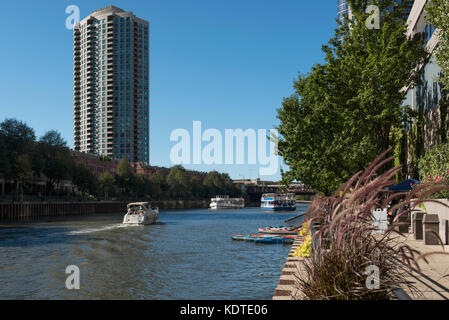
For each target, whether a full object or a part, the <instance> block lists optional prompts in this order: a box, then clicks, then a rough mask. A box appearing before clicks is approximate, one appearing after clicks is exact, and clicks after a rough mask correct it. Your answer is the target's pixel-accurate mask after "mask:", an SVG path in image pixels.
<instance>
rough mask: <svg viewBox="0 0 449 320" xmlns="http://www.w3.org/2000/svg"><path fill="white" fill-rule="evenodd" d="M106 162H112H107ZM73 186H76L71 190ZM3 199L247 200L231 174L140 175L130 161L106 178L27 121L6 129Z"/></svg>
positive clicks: (176, 170)
mask: <svg viewBox="0 0 449 320" xmlns="http://www.w3.org/2000/svg"><path fill="white" fill-rule="evenodd" d="M104 161H111V160H110V159H104ZM67 181H69V182H70V184H69V185H70V187H69V188H67V187H66V186H67ZM0 183H1V190H0V200H2V199H3V200H15V201H23V200H24V197H27V198H28V199H29V200H31V201H38V200H45V201H46V200H48V199H54V200H64V201H70V200H76V199H78V200H86V199H91V200H100V199H117V200H126V199H139V200H202V199H210V198H211V197H213V196H215V195H218V194H227V195H230V196H241V191H240V189H239V188H237V187H236V186H235V185H234V184H233V182H232V180H231V178H230V177H229V175H227V174H224V173H218V172H216V171H213V172H209V173H207V174H206V173H199V172H193V171H187V170H186V169H184V168H183V167H181V166H174V167H172V168H170V169H166V168H159V169H156V170H155V171H154V172H152V173H151V174H148V175H144V174H136V173H135V170H134V169H133V168H132V167H131V165H130V163H129V162H128V161H127V160H126V159H121V160H120V161H119V162H118V164H117V167H116V170H115V172H113V173H111V172H109V171H105V173H104V174H103V175H102V176H97V175H95V174H94V173H92V171H91V170H89V169H88V168H87V167H86V166H84V165H83V164H80V163H77V162H76V161H75V159H74V157H73V156H72V152H71V151H70V149H69V148H68V147H67V143H66V141H64V139H63V138H62V137H61V135H60V134H59V133H58V132H57V131H54V130H51V131H48V132H47V133H46V134H44V135H43V136H42V137H40V138H39V139H37V138H36V135H35V132H34V130H33V129H32V128H30V127H28V126H27V125H26V124H25V123H24V122H22V121H19V120H16V119H6V120H4V121H3V122H2V123H1V124H0Z"/></svg>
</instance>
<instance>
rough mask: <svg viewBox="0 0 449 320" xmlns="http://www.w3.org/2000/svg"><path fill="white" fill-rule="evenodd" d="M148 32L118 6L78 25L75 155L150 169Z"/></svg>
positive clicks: (142, 23)
mask: <svg viewBox="0 0 449 320" xmlns="http://www.w3.org/2000/svg"><path fill="white" fill-rule="evenodd" d="M149 32H150V30H149V23H148V22H147V21H145V20H143V19H140V18H137V17H136V16H135V15H134V14H133V13H132V12H126V11H124V10H122V9H119V8H117V7H114V6H108V7H106V8H103V9H100V10H97V11H95V12H93V13H92V14H90V15H89V16H87V17H86V18H85V19H83V20H82V21H80V22H79V23H78V24H76V25H75V28H74V33H73V47H74V68H73V71H74V149H75V151H79V152H83V153H93V154H97V155H102V156H108V157H111V158H116V159H121V158H126V159H128V161H130V162H142V163H146V164H148V163H149V158H150V149H149V148H150V146H149V108H150V106H149V94H150V92H149Z"/></svg>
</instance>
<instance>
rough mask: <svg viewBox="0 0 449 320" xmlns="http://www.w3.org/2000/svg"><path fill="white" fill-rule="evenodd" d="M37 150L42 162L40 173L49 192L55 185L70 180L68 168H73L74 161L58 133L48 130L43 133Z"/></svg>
mask: <svg viewBox="0 0 449 320" xmlns="http://www.w3.org/2000/svg"><path fill="white" fill-rule="evenodd" d="M38 150H39V156H40V159H41V160H42V172H43V173H44V175H45V176H46V177H47V179H48V183H47V185H48V189H49V190H50V192H51V190H53V187H54V185H55V184H57V183H59V182H60V181H62V180H69V179H71V178H72V177H71V174H70V168H72V167H73V162H74V161H73V158H72V156H71V154H70V150H69V149H68V148H67V143H66V141H65V140H64V139H63V138H62V137H61V135H60V133H59V132H57V131H55V130H50V131H48V132H47V133H45V134H44V135H43V136H42V137H41V138H40V139H39V146H38Z"/></svg>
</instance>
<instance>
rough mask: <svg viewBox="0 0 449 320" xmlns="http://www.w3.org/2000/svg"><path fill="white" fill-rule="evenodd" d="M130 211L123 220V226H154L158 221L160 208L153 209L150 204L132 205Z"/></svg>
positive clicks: (129, 207) (129, 206)
mask: <svg viewBox="0 0 449 320" xmlns="http://www.w3.org/2000/svg"><path fill="white" fill-rule="evenodd" d="M127 208H128V211H127V212H126V214H125V217H124V218H123V224H129V225H147V224H153V223H155V222H156V220H157V216H158V214H159V208H155V209H153V208H151V206H150V204H149V203H148V202H137V203H130V204H128V206H127Z"/></svg>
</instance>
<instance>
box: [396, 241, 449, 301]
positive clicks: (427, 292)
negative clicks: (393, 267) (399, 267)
mask: <svg viewBox="0 0 449 320" xmlns="http://www.w3.org/2000/svg"><path fill="white" fill-rule="evenodd" d="M404 244H407V245H409V246H410V247H412V248H413V249H415V250H418V251H419V252H420V253H421V254H425V253H428V252H433V251H443V247H442V246H426V245H424V241H422V240H414V239H413V235H412V234H410V235H408V237H407V239H406V240H405V241H404ZM444 251H446V252H448V253H449V246H444ZM426 259H427V262H428V263H426V261H424V260H423V259H421V260H419V261H418V264H419V266H420V268H421V271H420V272H419V271H418V270H417V269H416V268H414V271H413V272H412V273H411V274H410V277H409V281H410V282H411V283H412V284H413V285H414V286H415V287H416V289H418V291H420V293H414V292H410V290H404V291H405V292H406V293H407V294H408V295H409V296H410V297H411V298H412V299H413V300H449V255H440V254H438V255H432V256H428V257H427V258H426Z"/></svg>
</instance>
